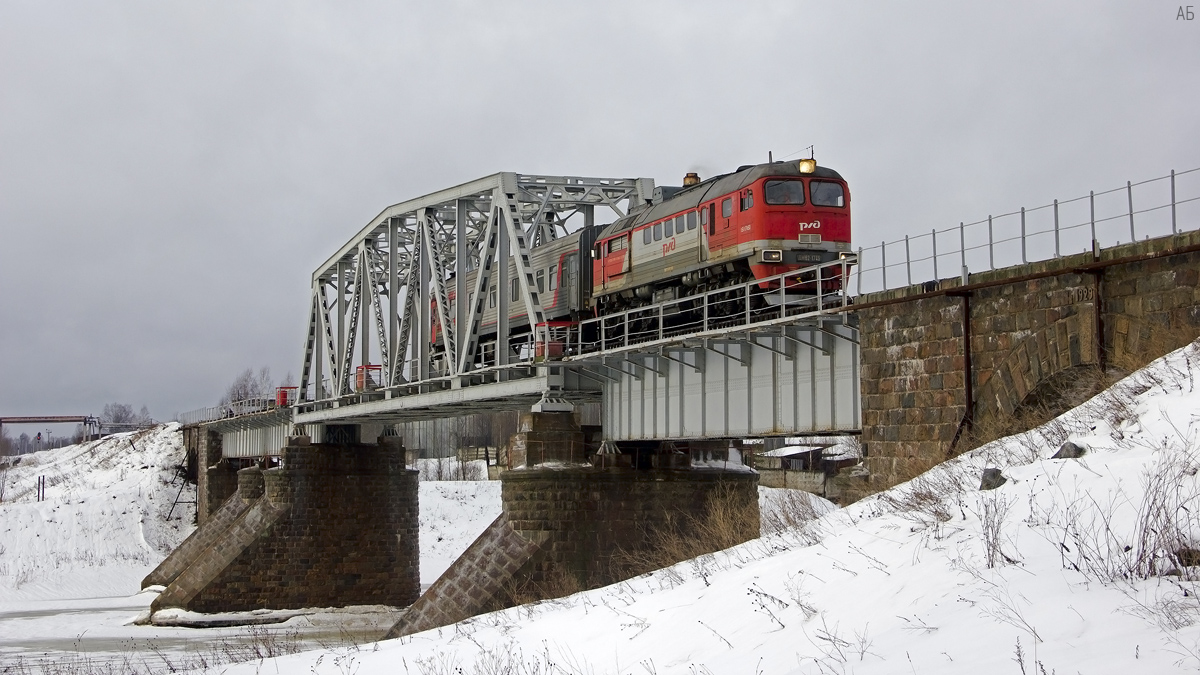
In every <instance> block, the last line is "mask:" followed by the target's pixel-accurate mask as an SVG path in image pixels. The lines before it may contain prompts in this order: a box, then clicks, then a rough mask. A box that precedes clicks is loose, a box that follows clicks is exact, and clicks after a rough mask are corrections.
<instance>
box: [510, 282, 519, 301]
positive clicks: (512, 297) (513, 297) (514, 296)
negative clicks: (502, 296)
mask: <svg viewBox="0 0 1200 675" xmlns="http://www.w3.org/2000/svg"><path fill="white" fill-rule="evenodd" d="M509 286H510V290H509V293H508V299H509V301H511V302H516V301H517V295H518V292H517V291H518V289H517V278H516V277H513V280H512V283H511V284H509Z"/></svg>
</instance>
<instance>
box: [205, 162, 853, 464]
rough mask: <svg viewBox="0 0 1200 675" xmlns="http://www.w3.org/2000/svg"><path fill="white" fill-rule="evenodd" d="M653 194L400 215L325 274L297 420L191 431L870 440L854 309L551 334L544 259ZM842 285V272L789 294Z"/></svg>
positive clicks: (686, 303) (431, 200) (682, 307)
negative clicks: (475, 430)
mask: <svg viewBox="0 0 1200 675" xmlns="http://www.w3.org/2000/svg"><path fill="white" fill-rule="evenodd" d="M653 192H654V181H653V180H652V179H648V178H585V177H575V176H542V175H529V174H519V173H512V172H505V173H497V174H493V175H491V176H487V177H484V178H480V179H478V180H474V181H471V182H469V183H464V184H462V185H459V186H457V187H453V188H449V189H446V190H441V191H439V192H435V193H432V194H429V195H425V196H423V197H419V198H417V199H413V200H410V201H406V202H402V203H399V204H395V205H393V206H390V207H388V208H387V209H384V211H383V212H382V213H380V214H379V215H378V216H376V217H375V218H374V219H372V220H371V222H369V223H368V224H367V225H366V227H364V228H362V229H361V230H360V231H359V232H358V233H357V234H356V235H354V237H352V238H351V239H350V240H349V241H348V242H347V243H346V244H345V245H343V246H342V247H341V248H340V249H339V250H338V251H337V252H336V253H335V254H334V255H333V256H331V257H330V258H329V259H328V260H326V261H325V262H324V263H323V264H321V265H320V266H319V267H318V268H317V270H316V271H315V272H313V275H312V291H311V301H310V311H309V321H308V331H307V336H306V338H305V342H304V362H303V367H302V369H301V380H300V386H299V388H298V392H297V393H298V396H297V397H296V401H295V403H294V405H282V406H277V405H275V404H274V403H273V402H271V401H254V402H250V403H249V404H241V405H239V404H234V405H233V406H228V407H225V408H213V409H206V410H204V411H196V413H190V414H189V417H188V419H187V420H185V421H189V422H210V423H211V424H213V425H214V427H215V428H216V430H218V431H220V432H222V433H223V434H224V435H225V444H226V449H225V454H226V455H234V456H238V455H240V456H254V455H261V454H273V453H275V452H277V449H278V445H279V444H278V441H279V440H280V439H281V438H283V437H285V436H286V435H287V433H289V432H290V431H291V425H293V424H294V425H303V426H304V427H305V429H306V431H307V433H310V434H312V435H314V437H316V438H320V437H321V435H322V433H323V429H324V427H325V425H330V424H358V425H367V427H375V426H376V425H379V426H382V425H384V424H390V423H396V422H402V421H407V420H414V419H429V418H436V417H449V416H454V415H457V414H466V413H472V412H479V411H482V410H498V409H525V410H528V409H530V407H531V406H536V407H537V408H536V409H545V410H552V409H562V407H563V406H564V404H565V405H569V404H570V403H578V402H586V401H601V402H602V403H603V410H604V425H605V429H606V434H607V435H608V436H609V437H610V438H611V439H613V440H624V439H683V438H713V437H739V436H751V435H766V434H785V433H804V432H828V431H834V430H855V429H857V428H858V424H859V405H858V379H857V373H858V345H857V332H856V330H855V328H854V327H853V326H852V325H850V324H849V323H848V319H847V316H848V315H847V314H846V313H845V312H844V311H843V309H844V306H845V302H846V299H845V298H844V297H843V296H842V295H837V294H826V295H814V296H809V297H807V298H806V299H804V300H803V302H801V301H798V300H797V298H796V296H794V295H787V296H784V295H780V296H779V298H778V299H776V300H772V301H764V300H763V299H762V297H761V293H760V292H759V291H758V290H757V286H756V284H753V283H750V284H743V285H740V286H733V287H729V288H724V289H721V290H719V291H711V292H708V293H704V294H699V295H694V296H689V297H687V298H684V299H682V300H673V301H668V302H662V303H657V304H652V305H648V306H644V307H639V308H637V309H634V310H630V311H627V312H622V313H620V314H615V315H610V316H606V317H604V318H602V319H599V318H598V319H586V320H583V321H580V322H575V323H568V324H566V325H564V324H563V323H554V322H547V321H546V320H545V316H546V315H545V312H544V311H543V307H542V302H541V298H540V297H539V288H538V284H537V282H536V281H535V274H536V272H537V270H535V269H533V267H532V263H531V251H532V250H534V249H535V248H536V247H538V246H542V245H544V244H548V243H550V242H553V241H554V240H556V239H559V238H560V237H563V236H566V235H569V234H570V233H572V232H574V231H576V230H578V229H580V228H582V227H584V226H589V225H594V224H602V223H607V222H611V221H612V220H615V219H616V218H618V217H621V216H624V215H626V214H628V213H630V212H631V211H633V210H635V209H638V208H641V207H643V206H644V205H646V204H648V203H650V201H651V199H652V196H653ZM597 207H600V208H599V209H597ZM598 218H599V219H600V220H597V219H598ZM585 255H587V254H585ZM588 260H589V258H585V261H584V264H590V263H589V262H588ZM510 261H511V263H512V272H513V273H515V282H516V283H515V286H516V288H517V294H516V299H515V301H514V300H512V299H511V298H510V294H509V293H506V292H500V293H498V294H496V295H497V298H496V299H497V300H498V303H497V307H496V311H497V325H496V327H495V329H494V335H493V334H492V332H491V331H490V330H489V333H488V335H489V336H491V337H488V338H487V341H486V342H485V341H484V333H482V331H481V325H482V317H483V314H484V310H485V300H486V299H487V295H488V290H489V289H490V288H499V289H502V290H507V289H508V288H509V287H510V284H512V282H513V279H510V278H509V275H510ZM846 273H847V267H846V264H845V263H831V264H829V265H825V266H820V267H817V268H813V269H810V270H806V271H804V272H803V273H795V274H793V275H789V276H791V277H795V278H793V279H787V280H784V281H789V282H800V281H801V280H802V279H803V280H804V281H808V280H811V278H812V277H814V275H815V276H818V277H824V278H830V277H831V276H833V275H839V276H841V277H842V278H846V277H845V275H846ZM808 285H809V286H810V287H814V286H815V287H817V288H819V287H820V286H821V285H820V284H812V283H808ZM463 298H466V299H467V301H466V302H460V301H458V300H459V299H463ZM512 302H515V303H517V307H516V309H515V311H510V307H509V305H510V303H512ZM521 310H524V311H523V316H521V317H520V319H519V323H517V324H515V325H511V326H510V325H509V319H508V317H509V316H510V315H514V314H516V315H519V314H521ZM435 326H436V328H435ZM435 330H439V331H440V336H439V337H440V339H439V340H434V339H432V338H433V337H434V331H435ZM284 403H291V401H287V402H284Z"/></svg>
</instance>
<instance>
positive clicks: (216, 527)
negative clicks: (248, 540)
mask: <svg viewBox="0 0 1200 675" xmlns="http://www.w3.org/2000/svg"><path fill="white" fill-rule="evenodd" d="M237 477H238V488H237V492H236V493H234V494H233V495H231V496H230V497H229V499H226V500H225V503H224V504H222V505H221V507H220V508H218V509H217V510H216V511H214V512H213V513H212V514H211V515H210V516H209V517H208V518H207V519H206V520H205V521H204V524H202V525H199V526H197V527H196V530H195V531H194V532H192V533H191V534H190V535H188V538H187V539H184V540H183V543H182V544H180V545H179V546H178V547H177V548H176V549H175V550H174V551H171V554H170V555H168V556H167V557H166V559H164V560H163V561H162V562H161V563H160V564H159V565H158V567H156V568H154V571H152V572H151V573H150V574H148V575H146V578H145V579H143V580H142V588H145V587H147V586H166V585H168V584H170V583H171V582H173V581H175V580H176V579H178V578H179V575H181V574H183V573H184V572H185V571H186V570H187V568H188V567H190V566H191V565H192V564H194V563H195V562H196V561H197V560H199V559H200V558H201V556H203V555H204V552H205V551H207V550H209V549H210V548H212V547H213V546H214V545H216V544H217V543H218V542H219V541H220V540H221V538H222V537H224V536H225V534H226V532H228V531H229V529H230V528H232V527H233V526H234V524H235V523H236V522H237V521H238V520H239V519H241V517H242V516H243V514H245V513H246V511H247V510H249V509H250V507H251V506H253V505H254V504H255V502H257V501H258V500H259V499H261V498H262V496H263V477H262V471H261V470H260V469H259V468H258V467H250V468H247V469H242V470H241V471H239V472H238V476H237Z"/></svg>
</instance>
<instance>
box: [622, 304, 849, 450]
mask: <svg viewBox="0 0 1200 675" xmlns="http://www.w3.org/2000/svg"><path fill="white" fill-rule="evenodd" d="M857 342H858V331H857V329H855V328H854V327H852V326H846V325H842V324H840V323H834V322H830V323H826V324H825V325H824V326H815V325H800V326H789V327H788V328H787V329H786V332H782V331H780V330H776V331H775V332H774V333H773V334H771V333H759V334H746V333H741V334H738V336H737V338H736V339H734V338H733V337H732V336H731V338H730V339H724V340H721V339H718V340H713V339H709V340H707V341H705V342H704V343H699V342H697V343H696V344H689V345H687V346H686V348H681V347H674V348H664V351H663V352H662V354H661V355H655V354H645V353H643V354H630V355H625V356H621V357H616V358H610V359H607V360H606V363H605V366H604V367H603V368H601V370H602V371H603V373H604V375H606V376H607V377H605V378H604V379H605V385H604V394H603V401H604V429H605V434H606V436H607V437H608V438H610V439H612V440H617V441H622V440H652V439H654V440H667V439H689V438H745V437H756V436H781V435H789V436H790V435H802V434H811V433H829V432H843V431H846V432H848V431H857V430H858V429H860V428H861V426H860V416H861V410H860V402H859V401H860V399H859V388H858V374H859V373H858V368H859V361H858V344H857Z"/></svg>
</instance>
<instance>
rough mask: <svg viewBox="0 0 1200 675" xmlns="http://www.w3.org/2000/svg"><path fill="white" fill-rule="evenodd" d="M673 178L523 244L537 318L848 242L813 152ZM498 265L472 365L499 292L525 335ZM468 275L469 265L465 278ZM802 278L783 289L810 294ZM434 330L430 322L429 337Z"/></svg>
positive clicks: (516, 329) (681, 291)
mask: <svg viewBox="0 0 1200 675" xmlns="http://www.w3.org/2000/svg"><path fill="white" fill-rule="evenodd" d="M684 183H685V184H684V186H683V187H660V188H657V189H656V190H655V199H654V200H653V201H652V202H651V203H649V204H647V205H646V206H645V207H644V208H641V209H638V210H636V211H634V212H633V213H630V214H629V215H627V216H625V217H623V218H620V219H618V220H616V221H615V222H613V223H611V224H609V225H599V226H593V227H585V228H583V229H581V230H578V231H576V232H573V233H571V234H570V235H567V236H565V237H561V238H559V239H556V240H554V241H552V242H550V243H548V244H545V245H542V246H539V247H537V248H535V249H533V250H532V251H530V265H531V267H532V268H533V270H534V277H535V280H536V285H537V290H538V295H539V298H540V300H541V303H542V308H543V310H544V313H545V317H546V320H547V321H548V322H553V323H563V322H574V321H579V320H581V319H588V318H593V317H599V316H605V315H606V314H607V313H610V312H617V311H622V310H624V309H629V308H633V307H638V306H641V305H648V304H651V303H656V302H663V301H667V300H672V299H678V298H686V297H687V296H689V295H694V294H697V293H703V292H706V291H711V290H714V289H719V288H722V287H725V286H731V285H735V284H739V283H744V282H747V281H751V280H754V279H766V278H768V277H771V276H774V275H777V274H782V273H785V272H790V271H793V270H798V269H802V268H804V267H809V266H812V265H816V264H818V263H823V262H830V261H834V260H837V259H838V258H839V257H841V256H843V255H846V254H848V253H849V252H850V250H851V249H850V191H849V188H848V187H847V185H846V181H845V180H843V179H842V177H841V176H840V175H839V174H838V173H837V172H836V171H834V170H832V169H829V168H826V167H821V166H817V163H816V162H815V161H814V160H811V159H804V160H800V161H791V162H771V163H767V164H756V165H749V166H743V167H740V168H739V169H738V170H737V171H735V172H733V173H729V174H724V175H720V176H715V177H713V178H709V179H708V180H704V181H701V180H699V178H698V177H697V176H696V175H695V174H688V176H687V178H685V180H684ZM589 261H590V264H589ZM508 265H509V270H508V275H507V278H508V280H509V282H508V284H506V286H507V288H503V289H500V288H498V287H497V286H495V285H492V286H491V287H489V288H488V289H487V291H486V292H487V302H486V303H485V305H484V311H483V317H482V321H481V325H480V342H481V346H482V347H483V348H482V349H481V350H480V356H479V357H478V358H479V359H480V361H479V365H487V364H488V363H489V362H491V363H494V358H495V356H494V354H495V353H494V351H490V349H491V348H490V345H494V342H495V337H496V326H497V323H498V322H497V318H498V312H499V309H500V307H499V306H500V304H501V303H499V302H498V301H497V300H498V296H499V294H500V293H505V294H507V295H508V298H507V300H508V303H507V305H508V313H509V322H508V323H509V326H510V330H511V331H512V333H513V337H514V338H516V337H518V336H519V335H520V334H522V333H528V332H529V324H528V321H527V320H526V319H525V306H524V303H521V302H519V301H518V297H519V296H518V287H517V279H516V264H515V261H514V260H512V259H511V258H510V259H509V263H508ZM474 277H475V273H474V272H471V273H470V277H469V279H468V284H467V285H468V286H473V285H474ZM823 283H824V289H825V290H836V289H837V288H840V284H841V279H840V278H838V277H836V276H835V277H832V278H829V277H827V278H825V279H824V280H823ZM769 285H770V284H768V283H767V282H764V283H763V285H762V286H763V288H764V290H768V289H769ZM814 286H815V285H814V284H811V283H810V284H807V285H806V286H800V287H798V288H797V289H795V290H796V291H797V292H799V293H804V292H809V293H811V292H815V287H814ZM451 295H453V294H451ZM451 302H454V298H453V297H452V298H451ZM434 316H435V317H436V314H435V315H434ZM435 322H436V319H435ZM440 337H441V336H440V331H438V330H437V326H436V325H435V326H434V333H433V338H434V342H435V344H436V343H440ZM513 343H514V344H516V343H517V341H516V340H514V341H513Z"/></svg>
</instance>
